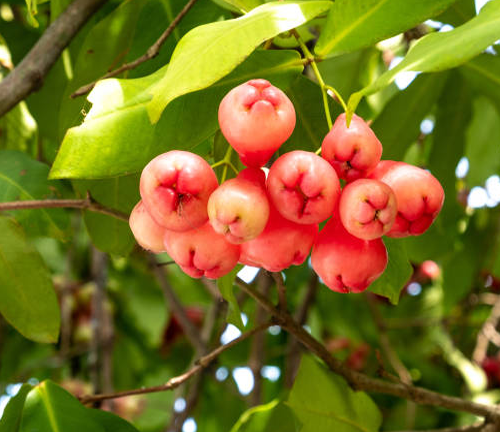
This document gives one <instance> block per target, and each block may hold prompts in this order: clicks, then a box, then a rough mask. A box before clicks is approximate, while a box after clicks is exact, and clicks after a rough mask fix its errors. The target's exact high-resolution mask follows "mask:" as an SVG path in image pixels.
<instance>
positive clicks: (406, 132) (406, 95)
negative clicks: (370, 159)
mask: <svg viewBox="0 0 500 432" xmlns="http://www.w3.org/2000/svg"><path fill="white" fill-rule="evenodd" d="M445 81H446V74H428V75H420V76H419V77H417V78H416V79H415V81H414V82H412V83H411V85H410V86H409V87H407V88H406V89H404V90H403V91H401V92H399V93H397V94H396V95H395V96H394V97H393V98H392V99H391V100H390V101H389V102H388V103H387V105H386V106H385V107H384V109H383V111H382V112H381V113H380V114H379V115H378V117H377V118H376V119H375V121H374V122H373V124H372V129H373V131H374V132H375V134H376V135H377V137H378V139H379V140H380V141H381V142H382V144H383V146H384V153H383V158H384V159H394V160H401V159H403V157H404V155H405V153H406V150H407V149H408V147H409V146H410V145H411V144H412V143H413V142H415V141H416V140H417V138H418V137H419V135H420V123H421V122H422V120H423V119H424V118H425V116H426V115H428V114H429V113H430V111H431V109H432V107H433V106H434V104H435V103H436V100H437V99H438V97H439V94H440V93H441V89H442V87H443V85H444V83H445Z"/></svg>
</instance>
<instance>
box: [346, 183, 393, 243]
mask: <svg viewBox="0 0 500 432" xmlns="http://www.w3.org/2000/svg"><path fill="white" fill-rule="evenodd" d="M397 212H398V209H397V204H396V196H395V195H394V192H393V191H392V189H391V188H390V187H389V186H387V185H386V184H385V183H382V182H381V181H378V180H369V179H359V180H355V181H354V182H352V183H349V184H348V185H347V186H345V187H344V189H343V190H342V195H341V196H340V203H339V215H340V220H341V221H342V224H343V225H344V227H345V229H346V230H347V231H349V233H351V234H352V235H353V236H356V237H358V238H360V239H363V240H373V239H376V238H379V237H382V236H383V235H384V234H386V233H387V232H388V231H389V230H390V229H391V227H392V225H393V224H394V221H395V220H396V214H397Z"/></svg>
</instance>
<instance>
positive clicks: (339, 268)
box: [311, 218, 387, 293]
mask: <svg viewBox="0 0 500 432" xmlns="http://www.w3.org/2000/svg"><path fill="white" fill-rule="evenodd" d="M311 263H312V266H313V269H314V271H315V272H316V273H317V274H318V276H319V277H320V278H321V279H323V282H324V283H325V285H326V286H328V288H330V289H331V290H333V291H337V292H340V293H348V292H354V293H359V292H361V291H364V290H365V289H366V288H368V286H369V285H370V284H371V283H372V282H373V281H374V280H375V279H377V278H378V277H379V276H380V275H381V274H382V273H383V272H384V270H385V267H386V265H387V250H386V249H385V246H384V243H382V240H381V239H375V240H361V239H359V238H357V237H354V236H353V235H351V234H349V233H348V232H347V231H346V229H345V228H344V227H343V225H342V223H341V222H340V220H339V219H337V218H332V219H330V220H329V221H328V222H327V223H326V225H325V227H324V228H323V229H322V230H321V232H320V233H319V234H318V238H317V239H316V241H315V243H314V246H313V249H312V253H311Z"/></svg>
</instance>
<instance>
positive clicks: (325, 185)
mask: <svg viewBox="0 0 500 432" xmlns="http://www.w3.org/2000/svg"><path fill="white" fill-rule="evenodd" d="M267 190H268V192H269V196H270V198H271V200H272V202H273V204H274V206H275V207H276V208H277V209H278V211H279V212H280V213H281V215H282V216H284V217H285V218H287V219H289V220H291V221H293V222H296V223H300V224H313V223H319V222H322V221H324V220H325V219H327V218H329V217H330V216H331V215H332V213H333V210H334V209H335V206H336V204H337V201H338V198H339V195H340V183H339V179H338V177H337V174H336V173H335V170H333V168H332V167H331V166H330V164H329V163H328V162H327V161H325V160H324V159H322V158H321V157H319V156H317V155H315V154H314V153H311V152H306V151H302V150H296V151H292V152H289V153H285V154H284V155H282V156H280V157H279V158H278V159H277V160H276V162H274V163H273V165H272V167H271V169H270V170H269V175H268V177H267Z"/></svg>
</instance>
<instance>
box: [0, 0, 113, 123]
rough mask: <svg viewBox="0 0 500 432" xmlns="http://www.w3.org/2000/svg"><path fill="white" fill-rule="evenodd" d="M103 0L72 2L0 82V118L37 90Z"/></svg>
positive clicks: (76, 0)
mask: <svg viewBox="0 0 500 432" xmlns="http://www.w3.org/2000/svg"><path fill="white" fill-rule="evenodd" d="M105 2H106V0H75V1H73V2H72V3H70V5H69V6H68V7H67V8H66V10H65V11H64V12H63V13H61V15H60V16H59V17H58V18H57V19H56V20H55V21H54V22H53V23H52V24H51V25H50V26H49V27H48V28H47V30H46V31H45V33H43V35H42V36H41V37H40V39H39V40H38V42H37V43H36V44H35V45H34V46H33V48H32V49H31V50H30V52H29V53H28V54H26V56H25V57H24V59H23V60H22V61H21V63H19V65H18V66H17V67H16V68H14V70H13V71H12V72H11V73H9V74H8V75H7V76H6V77H5V79H3V80H2V82H0V95H2V97H1V98H0V117H1V116H3V115H4V114H5V113H7V112H8V111H10V110H11V109H12V108H13V107H14V106H15V105H17V103H18V102H20V101H22V100H23V99H25V98H26V97H27V96H28V95H29V94H30V93H32V92H34V91H36V90H38V89H39V88H40V87H41V86H42V84H43V80H44V78H45V76H46V75H47V73H48V72H49V70H50V69H51V68H52V66H53V65H54V63H55V62H56V61H57V59H58V58H59V56H60V55H61V53H62V52H63V50H64V49H65V48H66V47H67V46H68V45H69V43H70V42H71V41H72V40H73V38H74V37H75V36H76V34H77V33H78V31H79V30H80V29H81V28H82V27H83V25H84V24H85V23H86V22H87V21H88V20H89V18H90V17H91V16H92V15H93V14H94V13H95V12H96V11H97V10H98V9H99V8H100V7H101V6H102V5H103V4H104V3H105Z"/></svg>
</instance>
